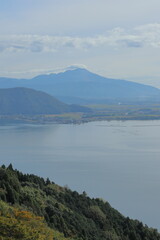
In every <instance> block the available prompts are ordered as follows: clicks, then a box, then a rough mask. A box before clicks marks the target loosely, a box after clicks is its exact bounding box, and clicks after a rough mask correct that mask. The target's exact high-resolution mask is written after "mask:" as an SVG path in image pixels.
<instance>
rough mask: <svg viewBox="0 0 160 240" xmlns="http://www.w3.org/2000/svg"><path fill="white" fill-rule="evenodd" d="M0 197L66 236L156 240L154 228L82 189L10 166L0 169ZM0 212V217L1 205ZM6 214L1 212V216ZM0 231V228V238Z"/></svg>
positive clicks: (95, 239) (87, 239) (159, 236)
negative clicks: (41, 218) (58, 183)
mask: <svg viewBox="0 0 160 240" xmlns="http://www.w3.org/2000/svg"><path fill="white" fill-rule="evenodd" d="M0 199H1V201H4V202H6V203H9V204H11V205H12V206H16V207H17V206H19V208H21V211H32V212H33V214H35V215H37V216H41V217H44V219H45V221H46V222H47V224H48V226H49V227H50V228H52V229H53V230H54V231H55V230H56V231H58V232H61V233H63V234H64V236H65V237H67V238H71V239H77V240H78V239H79V240H160V234H159V233H158V232H157V231H156V230H155V229H152V228H148V227H147V226H144V225H143V224H142V223H141V222H139V221H138V220H131V219H129V218H126V217H124V216H123V215H121V214H120V213H119V212H118V211H116V210H115V209H113V208H112V207H111V206H110V205H109V203H108V202H105V201H103V200H101V199H98V198H96V199H91V198H89V197H88V196H87V195H86V193H85V192H84V193H82V194H79V193H77V192H76V191H71V190H70V189H68V188H65V187H60V186H58V185H56V184H55V183H53V182H50V180H49V179H47V180H44V179H43V178H40V177H37V176H35V175H33V174H22V173H21V172H19V171H17V170H13V168H12V166H11V165H10V166H9V167H7V168H6V167H5V166H2V167H1V168H0ZM0 212H1V216H2V210H1V204H0ZM6 216H7V215H6ZM6 216H5V214H3V217H6ZM33 218H34V217H33ZM6 225H7V222H6ZM4 226H5V224H4ZM6 227H7V226H6ZM1 234H2V233H1V230H0V237H1V236H2V235H1ZM1 239H3V238H1ZM8 239H10V238H8ZM11 239H12V238H11ZM13 239H14V238H13ZM22 239H23V238H22ZM24 239H25V238H24ZM29 239H31V240H32V238H29ZM33 239H38V238H33ZM42 239H43V238H42ZM46 239H47V238H46ZM53 239H58V238H54V237H53Z"/></svg>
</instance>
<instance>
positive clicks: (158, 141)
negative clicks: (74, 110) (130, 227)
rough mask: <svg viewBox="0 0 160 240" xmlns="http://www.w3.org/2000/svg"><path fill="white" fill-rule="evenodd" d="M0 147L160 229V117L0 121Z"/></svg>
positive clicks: (22, 165) (5, 158) (19, 164)
mask: <svg viewBox="0 0 160 240" xmlns="http://www.w3.org/2000/svg"><path fill="white" fill-rule="evenodd" d="M0 153H1V164H3V163H4V164H6V165H7V164H9V163H12V164H13V166H14V167H15V168H17V169H19V170H21V171H23V172H26V173H34V174H37V175H40V176H43V177H49V178H50V179H51V180H53V181H54V182H56V183H58V184H60V185H62V186H64V185H66V184H67V185H68V186H69V187H70V188H71V189H73V190H77V191H79V192H82V191H84V190H85V191H86V192H87V193H88V195H89V196H91V197H101V198H104V199H105V200H107V201H109V202H110V204H111V205H112V206H113V207H115V208H116V209H118V210H119V211H120V212H121V213H123V214H124V215H125V216H129V217H131V218H135V219H139V220H141V221H143V222H144V223H146V224H147V225H149V226H152V227H156V228H158V229H159V230H160V224H159V223H160V207H159V204H160V121H127V122H119V121H112V122H92V123H86V124H82V125H58V124H57V125H38V126H35V125H14V126H0Z"/></svg>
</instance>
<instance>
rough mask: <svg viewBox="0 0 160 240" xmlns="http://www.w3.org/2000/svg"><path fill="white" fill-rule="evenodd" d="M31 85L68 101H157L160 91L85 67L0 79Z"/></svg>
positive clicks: (3, 82)
mask: <svg viewBox="0 0 160 240" xmlns="http://www.w3.org/2000/svg"><path fill="white" fill-rule="evenodd" d="M7 87H29V88H33V89H36V90H41V91H45V92H46V93H49V94H51V95H53V96H55V97H57V98H59V99H61V100H65V101H66V102H67V99H68V101H69V103H75V102H76V103H81V102H84V103H85V100H86V101H87V100H88V101H89V103H92V102H96V101H97V102H101V103H102V102H105V101H106V100H108V101H111V100H112V101H122V102H123V101H148V100H154V101H157V100H159V99H160V90H159V89H157V88H155V87H151V86H148V85H144V84H139V83H135V82H130V81H127V80H120V79H111V78H105V77H102V76H99V75H97V74H94V73H91V72H90V71H88V70H86V69H82V68H78V69H75V70H68V71H65V72H61V73H56V74H48V75H39V76H36V77H34V78H32V79H9V78H0V88H7Z"/></svg>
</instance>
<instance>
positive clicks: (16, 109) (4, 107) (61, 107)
mask: <svg viewBox="0 0 160 240" xmlns="http://www.w3.org/2000/svg"><path fill="white" fill-rule="evenodd" d="M76 111H79V112H81V111H82V112H83V111H84V112H85V111H89V109H88V108H85V107H82V106H78V105H67V104H65V103H63V102H61V101H59V100H57V99H56V98H54V97H53V96H50V95H49V94H47V93H44V92H42V91H37V90H33V89H29V88H23V87H17V88H7V89H0V114H1V115H16V114H33V115H34V114H61V113H65V112H76Z"/></svg>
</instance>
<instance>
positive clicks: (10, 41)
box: [0, 23, 160, 53]
mask: <svg viewBox="0 0 160 240" xmlns="http://www.w3.org/2000/svg"><path fill="white" fill-rule="evenodd" d="M103 46H109V47H116V48H120V47H128V48H130V47H132V48H140V47H143V46H149V47H160V24H158V23H155V24H147V25H142V26H138V27H136V28H134V29H131V30H125V29H122V28H114V29H112V30H111V31H108V32H107V33H106V34H105V35H98V36H94V37H70V36H51V35H3V36H2V35H1V36H0V51H1V52H2V51H8V52H26V51H27V52H33V53H39V52H55V51H58V50H60V49H65V48H66V49H68V48H74V49H80V50H87V49H90V48H96V47H103Z"/></svg>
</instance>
